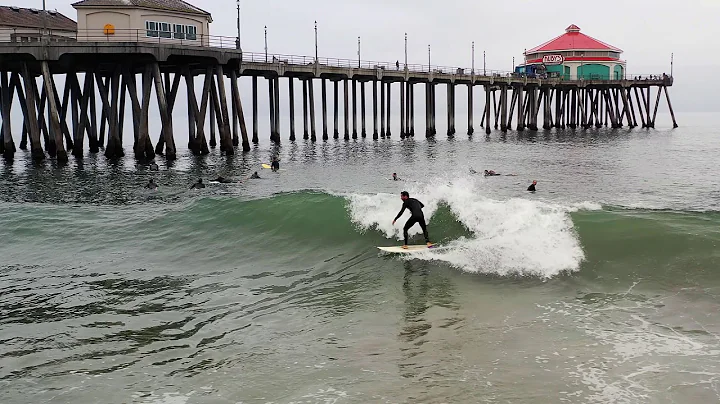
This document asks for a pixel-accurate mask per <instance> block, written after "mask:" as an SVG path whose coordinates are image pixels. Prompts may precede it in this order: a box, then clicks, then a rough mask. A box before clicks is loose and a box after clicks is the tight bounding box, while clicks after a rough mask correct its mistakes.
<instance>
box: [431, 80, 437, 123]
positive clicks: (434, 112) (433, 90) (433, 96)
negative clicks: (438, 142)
mask: <svg viewBox="0 0 720 404" xmlns="http://www.w3.org/2000/svg"><path fill="white" fill-rule="evenodd" d="M435 87H436V85H435V83H430V131H431V132H432V135H433V136H435V135H437V127H436V126H435V116H436V108H435V106H436V104H435Z"/></svg>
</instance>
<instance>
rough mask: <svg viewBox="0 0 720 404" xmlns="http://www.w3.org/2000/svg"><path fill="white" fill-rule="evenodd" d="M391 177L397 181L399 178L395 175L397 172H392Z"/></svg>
mask: <svg viewBox="0 0 720 404" xmlns="http://www.w3.org/2000/svg"><path fill="white" fill-rule="evenodd" d="M392 179H393V181H399V180H400V178H398V176H397V173H393V177H392Z"/></svg>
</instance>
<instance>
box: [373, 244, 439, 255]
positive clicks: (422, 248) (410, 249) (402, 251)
mask: <svg viewBox="0 0 720 404" xmlns="http://www.w3.org/2000/svg"><path fill="white" fill-rule="evenodd" d="M435 248H437V245H434V246H432V247H428V246H426V245H425V244H422V245H409V246H408V248H402V246H391V247H378V250H381V251H385V252H389V253H396V254H405V253H412V252H418V251H427V250H433V249H435Z"/></svg>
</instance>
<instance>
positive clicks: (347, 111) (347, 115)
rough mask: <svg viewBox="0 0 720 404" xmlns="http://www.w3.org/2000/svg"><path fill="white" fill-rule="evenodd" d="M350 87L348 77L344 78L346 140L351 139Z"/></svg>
mask: <svg viewBox="0 0 720 404" xmlns="http://www.w3.org/2000/svg"><path fill="white" fill-rule="evenodd" d="M348 87H349V86H348V79H345V80H343V90H344V91H343V112H344V117H345V140H349V139H350V106H349V102H350V100H349V97H350V92H349V88H348Z"/></svg>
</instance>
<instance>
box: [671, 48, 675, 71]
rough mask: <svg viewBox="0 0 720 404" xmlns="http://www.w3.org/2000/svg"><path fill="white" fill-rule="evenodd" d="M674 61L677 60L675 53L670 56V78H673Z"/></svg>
mask: <svg viewBox="0 0 720 404" xmlns="http://www.w3.org/2000/svg"><path fill="white" fill-rule="evenodd" d="M673 59H675V53H671V54H670V77H672V76H673V62H674V60H673Z"/></svg>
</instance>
